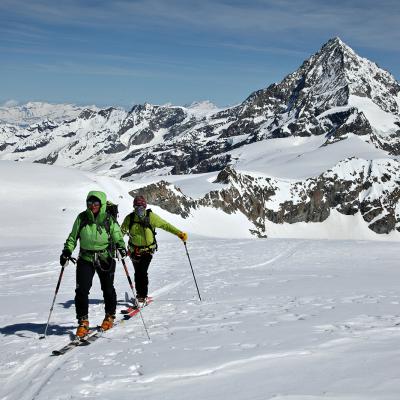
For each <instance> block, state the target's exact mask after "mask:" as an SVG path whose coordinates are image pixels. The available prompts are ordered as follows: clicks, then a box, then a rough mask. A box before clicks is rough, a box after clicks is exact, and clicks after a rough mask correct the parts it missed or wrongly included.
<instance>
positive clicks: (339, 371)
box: [0, 237, 400, 400]
mask: <svg viewBox="0 0 400 400" xmlns="http://www.w3.org/2000/svg"><path fill="white" fill-rule="evenodd" d="M188 248H189V251H190V255H191V258H192V261H193V265H194V268H195V271H196V275H197V279H198V283H199V287H200V290H201V293H202V296H203V301H202V302H200V301H199V300H198V298H197V294H196V288H195V286H194V283H193V279H192V276H191V272H190V268H189V264H188V262H187V259H186V258H185V253H184V248H183V246H182V244H181V243H179V241H178V240H175V238H174V237H165V238H163V239H162V240H161V239H160V250H159V252H158V253H157V255H156V256H155V259H154V261H153V264H152V266H151V269H150V278H151V285H150V290H151V294H152V295H153V296H154V298H155V300H154V303H152V304H151V305H149V306H148V307H147V308H145V309H144V310H143V316H144V319H145V321H146V324H147V326H148V329H149V333H150V337H151V341H148V340H147V339H146V335H145V332H144V330H143V327H142V324H141V321H140V318H138V317H135V318H134V319H131V320H129V321H127V322H125V323H124V324H121V325H120V326H118V327H116V328H115V329H114V330H112V331H109V332H108V333H105V334H103V337H102V338H100V339H99V340H98V341H96V342H95V343H93V344H91V345H89V346H87V347H80V348H77V349H74V350H72V351H71V352H70V353H67V354H66V355H63V356H59V357H53V356H50V354H51V351H52V350H54V349H57V348H60V347H62V346H63V345H64V344H65V343H66V342H67V341H68V340H69V336H70V334H71V332H73V330H74V328H75V326H74V325H75V321H74V306H73V294H74V267H73V266H68V267H67V270H66V273H65V278H64V281H63V283H62V286H61V290H60V293H59V296H58V299H57V302H56V306H55V310H54V314H53V318H52V325H51V328H50V332H49V333H50V335H49V336H48V338H47V339H46V340H38V337H39V335H40V334H42V332H43V330H44V327H45V322H46V320H47V313H48V309H49V306H50V302H51V298H52V296H53V291H54V286H55V283H56V281H57V277H58V273H59V269H60V267H59V266H58V264H57V259H58V255H59V252H60V246H36V247H29V246H23V247H22V248H21V249H17V250H16V249H10V250H8V249H3V251H2V253H1V258H0V263H1V266H2V268H1V274H0V283H1V288H2V291H1V303H2V313H1V317H0V324H1V327H0V334H1V335H0V341H1V348H2V363H1V369H0V376H1V380H2V385H1V389H0V397H1V398H2V399H7V400H17V399H18V400H25V399H37V400H39V399H53V400H66V399H80V398H88V399H99V398H104V399H133V398H145V399H152V400H153V399H182V400H183V399H189V398H190V399H221V398H228V399H238V400H239V399H243V400H244V399H274V400H276V399H285V400H286V399H290V400H306V399H307V400H311V399H312V400H314V399H325V398H326V399H335V400H336V399H340V400H344V399H346V400H356V399H357V400H359V399H363V400H365V399H374V400H375V399H380V400H383V399H393V400H395V399H398V393H399V390H400V378H399V376H400V363H399V362H398V357H399V356H400V354H399V353H400V351H399V350H398V347H399V346H398V343H399V340H400V327H399V326H397V324H398V323H400V316H399V307H400V305H399V304H400V293H399V288H398V282H399V279H400V271H399V268H398V265H397V261H395V260H396V259H397V257H396V256H397V253H398V249H397V245H395V244H393V243H383V242H368V241H365V242H363V241H317V240H282V239H280V240H273V239H270V240H238V239H236V240H234V239H230V240H226V239H204V238H203V239H202V238H193V239H192V240H190V242H189V244H188ZM130 271H131V273H132V267H131V266H130ZM116 289H117V293H118V299H119V307H118V308H119V309H120V308H122V307H123V303H124V300H123V299H124V292H125V291H126V290H128V289H129V286H128V283H127V281H126V278H125V276H124V273H123V270H122V267H121V266H120V265H119V266H118V272H117V278H116ZM27 300H28V301H27ZM102 317H103V306H102V295H101V292H100V289H99V283H98V280H97V279H96V278H95V281H94V286H93V289H92V293H91V303H90V321H91V324H92V325H93V326H95V325H96V324H98V323H100V322H101V320H102Z"/></svg>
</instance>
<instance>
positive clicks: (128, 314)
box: [51, 297, 153, 356]
mask: <svg viewBox="0 0 400 400" xmlns="http://www.w3.org/2000/svg"><path fill="white" fill-rule="evenodd" d="M152 302H153V298H152V297H148V298H147V300H146V302H145V303H144V305H143V306H141V307H140V308H138V307H128V308H127V309H126V310H121V313H122V314H124V315H123V317H122V318H121V319H119V320H117V321H115V323H114V326H113V327H112V328H111V329H113V328H115V327H116V326H117V325H119V324H120V323H121V322H124V321H127V320H129V319H131V318H132V317H134V316H135V315H137V314H139V311H140V310H141V309H142V308H144V307H146V306H148V305H149V304H150V303H152ZM103 332H104V331H103V330H102V329H101V328H100V327H99V326H98V327H97V328H96V329H94V330H92V331H90V332H89V334H88V335H86V336H85V337H84V338H82V339H80V338H75V339H74V340H71V342H69V343H68V344H66V345H65V346H64V347H62V348H61V349H58V350H53V351H52V353H51V354H52V355H53V356H61V355H63V354H65V353H67V352H69V351H71V350H72V349H75V348H76V347H79V346H88V345H89V344H91V343H93V342H95V341H96V340H97V339H98V338H100V337H101V333H103Z"/></svg>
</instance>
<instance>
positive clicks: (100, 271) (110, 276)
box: [75, 258, 117, 320]
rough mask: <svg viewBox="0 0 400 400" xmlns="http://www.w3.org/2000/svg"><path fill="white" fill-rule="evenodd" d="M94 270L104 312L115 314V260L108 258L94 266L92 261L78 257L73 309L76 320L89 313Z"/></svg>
mask: <svg viewBox="0 0 400 400" xmlns="http://www.w3.org/2000/svg"><path fill="white" fill-rule="evenodd" d="M95 272H97V275H98V276H99V279H100V284H101V290H102V291H103V298H104V305H105V312H106V313H107V314H112V315H115V309H116V307H117V294H116V293H115V288H114V274H115V260H114V259H112V258H110V259H109V260H108V261H107V262H104V261H102V262H101V263H100V264H98V265H96V266H95V265H94V263H93V262H90V261H86V260H83V259H82V258H79V259H78V263H77V267H76V289H75V309H76V318H77V319H78V320H79V319H82V318H83V317H87V316H88V314H89V292H90V288H91V287H92V281H93V276H94V273H95Z"/></svg>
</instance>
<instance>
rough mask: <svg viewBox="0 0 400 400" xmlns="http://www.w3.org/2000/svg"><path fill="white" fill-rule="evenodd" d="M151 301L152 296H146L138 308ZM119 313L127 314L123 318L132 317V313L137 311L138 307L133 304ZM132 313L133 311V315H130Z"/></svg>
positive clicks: (134, 313)
mask: <svg viewBox="0 0 400 400" xmlns="http://www.w3.org/2000/svg"><path fill="white" fill-rule="evenodd" d="M152 302H153V298H152V297H147V298H146V301H145V303H144V304H143V305H142V306H140V308H143V307H146V306H148V305H149V304H150V303H152ZM120 313H121V314H124V316H128V318H124V319H129V318H130V317H133V316H134V315H136V314H138V313H139V307H138V306H137V305H133V306H131V307H128V308H125V309H123V310H121V311H120ZM132 313H133V315H131V314H132Z"/></svg>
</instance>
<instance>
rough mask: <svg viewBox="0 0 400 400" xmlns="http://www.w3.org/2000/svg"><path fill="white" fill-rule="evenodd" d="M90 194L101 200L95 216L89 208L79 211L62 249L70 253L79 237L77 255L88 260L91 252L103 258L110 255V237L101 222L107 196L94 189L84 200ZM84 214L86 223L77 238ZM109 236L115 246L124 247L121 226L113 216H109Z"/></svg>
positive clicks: (103, 216) (91, 257)
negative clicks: (97, 253)
mask: <svg viewBox="0 0 400 400" xmlns="http://www.w3.org/2000/svg"><path fill="white" fill-rule="evenodd" d="M91 196H95V197H97V198H98V199H99V200H100V202H101V206H100V211H99V213H98V215H97V217H96V218H95V216H94V215H93V213H92V211H91V210H89V209H86V211H83V212H81V213H80V214H79V215H78V217H77V218H76V220H75V222H74V226H73V227H72V231H71V233H70V234H69V236H68V238H67V240H66V242H65V244H64V249H67V250H69V251H70V252H71V253H72V252H73V251H74V250H75V247H76V245H77V242H78V239H79V240H80V253H79V256H80V257H82V258H83V259H84V260H86V261H90V262H91V261H93V258H94V254H93V252H99V256H100V257H101V258H104V259H105V258H108V257H109V256H111V254H110V253H109V244H110V238H109V236H108V233H107V230H106V228H105V226H104V225H103V222H104V220H105V219H106V216H107V215H106V207H107V197H106V194H105V193H104V192H99V191H95V190H94V191H91V192H89V193H88V195H87V198H86V200H87V199H89V198H90V197H91ZM85 214H86V215H85ZM84 216H85V218H86V220H87V221H88V224H87V225H85V226H84V227H83V228H82V230H81V232H80V237H79V238H78V233H79V227H80V225H81V221H82V219H83V217H84ZM110 236H111V239H112V241H113V242H114V243H115V244H116V247H117V248H125V242H124V238H123V236H122V233H121V228H120V226H119V225H118V223H117V222H116V221H114V219H113V218H110ZM85 250H88V251H85Z"/></svg>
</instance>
